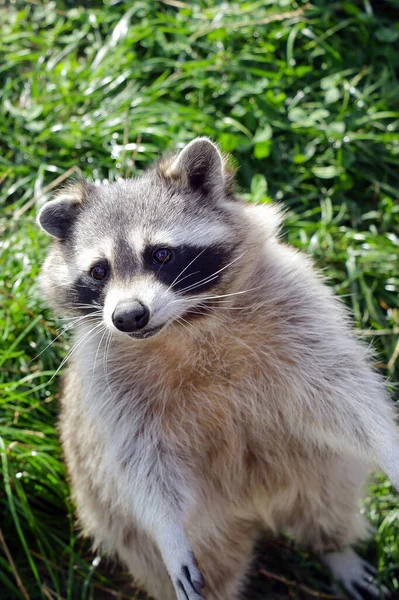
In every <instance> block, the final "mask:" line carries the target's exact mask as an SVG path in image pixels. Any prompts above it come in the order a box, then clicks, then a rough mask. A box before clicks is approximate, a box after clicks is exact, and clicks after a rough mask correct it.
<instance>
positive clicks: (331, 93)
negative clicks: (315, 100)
mask: <svg viewBox="0 0 399 600" xmlns="http://www.w3.org/2000/svg"><path fill="white" fill-rule="evenodd" d="M340 95H341V94H340V92H339V89H338V88H336V87H331V88H329V89H328V90H327V91H326V93H325V94H324V102H325V103H326V104H333V103H334V102H336V101H337V100H338V99H339V97H340Z"/></svg>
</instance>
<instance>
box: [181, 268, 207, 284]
mask: <svg viewBox="0 0 399 600" xmlns="http://www.w3.org/2000/svg"><path fill="white" fill-rule="evenodd" d="M198 273H201V271H194V273H189V274H188V275H185V276H184V277H182V278H181V279H179V281H176V284H175V285H177V284H178V283H181V282H182V281H184V280H185V279H187V278H188V277H193V276H194V275H198Z"/></svg>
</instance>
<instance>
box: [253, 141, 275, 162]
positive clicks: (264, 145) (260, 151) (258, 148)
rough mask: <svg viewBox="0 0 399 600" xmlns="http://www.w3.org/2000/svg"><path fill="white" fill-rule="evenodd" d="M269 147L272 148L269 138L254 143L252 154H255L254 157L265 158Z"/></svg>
mask: <svg viewBox="0 0 399 600" xmlns="http://www.w3.org/2000/svg"><path fill="white" fill-rule="evenodd" d="M271 149H272V142H271V140H268V141H266V142H261V143H260V144H255V147H254V156H255V158H266V157H268V156H269V155H270V152H271Z"/></svg>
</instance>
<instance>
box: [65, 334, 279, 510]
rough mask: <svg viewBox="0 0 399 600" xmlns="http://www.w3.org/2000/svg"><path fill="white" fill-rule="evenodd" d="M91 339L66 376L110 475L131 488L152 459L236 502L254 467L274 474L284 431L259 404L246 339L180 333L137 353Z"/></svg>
mask: <svg viewBox="0 0 399 600" xmlns="http://www.w3.org/2000/svg"><path fill="white" fill-rule="evenodd" d="M81 335H82V336H84V335H85V332H82V334H81ZM100 338H101V335H100V334H99V335H98V336H97V337H95V338H94V339H93V340H92V341H91V342H90V343H89V344H87V345H86V347H85V349H84V351H83V352H82V356H81V357H80V358H79V356H78V357H77V360H76V362H75V365H74V375H73V376H74V377H77V378H78V379H79V380H80V382H81V387H82V391H81V401H80V402H81V411H82V413H83V414H84V415H85V419H87V420H88V421H89V422H91V423H92V426H93V428H95V430H96V431H97V433H96V436H98V438H99V439H102V440H103V444H104V448H105V452H104V460H105V461H106V464H107V469H108V470H109V471H110V473H112V476H113V477H115V476H116V475H118V477H120V478H121V479H122V480H123V479H124V478H128V479H129V481H130V482H132V481H133V480H137V485H138V486H139V485H140V481H141V480H142V479H143V478H144V479H145V478H146V474H147V472H148V471H149V470H153V469H154V468H155V467H154V465H155V463H157V464H158V463H159V464H160V465H162V470H164V471H165V472H166V471H168V472H171V473H174V474H175V476H177V477H179V476H182V477H184V478H190V477H191V476H192V477H193V480H195V481H193V484H192V485H193V487H195V488H196V489H197V490H200V491H201V489H202V492H203V493H206V494H207V495H209V494H212V493H214V494H217V495H223V496H224V499H225V500H226V499H227V497H230V496H232V494H233V495H234V497H235V499H237V498H238V497H240V496H241V495H243V496H245V495H246V494H247V493H248V490H249V483H250V482H251V481H252V482H253V481H254V478H255V477H256V472H257V471H261V472H262V478H264V475H265V467H266V466H267V464H268V465H269V467H270V468H267V469H266V472H268V471H269V470H270V471H272V470H274V466H273V463H275V462H278V458H277V457H278V454H279V452H280V453H286V452H287V446H286V440H287V434H283V435H282V436H281V440H283V441H284V443H283V444H280V443H277V442H276V427H278V428H279V430H281V428H282V426H283V424H282V422H281V418H279V417H278V415H275V413H274V410H273V405H272V404H270V406H269V407H267V403H266V407H265V397H266V396H267V394H268V381H267V379H265V377H264V376H263V377H262V378H260V377H259V375H260V372H259V370H260V366H259V365H258V361H257V360H256V359H255V358H254V357H253V356H252V357H251V352H250V350H248V347H247V344H246V341H245V339H244V340H243V345H241V344H239V343H237V338H236V339H235V341H234V343H233V342H232V340H229V339H228V338H226V336H223V335H221V334H219V335H213V336H212V337H210V338H209V339H206V338H205V337H203V338H202V340H201V343H196V342H195V341H194V340H191V339H190V337H189V336H187V334H186V333H185V334H184V335H183V333H182V336H181V340H180V343H176V341H174V342H173V343H171V342H170V341H168V340H167V339H166V340H162V341H160V342H159V343H158V345H157V346H156V347H154V343H152V344H151V348H150V349H149V350H148V352H147V349H146V347H145V343H144V347H143V345H142V343H141V344H140V347H139V348H137V349H136V348H134V347H133V348H132V345H131V344H129V345H127V346H126V347H123V344H121V341H120V340H118V344H117V346H115V347H113V346H112V344H111V345H109V346H108V347H107V348H106V349H104V350H102V348H101V346H98V344H99V341H100ZM248 354H249V355H248ZM276 416H277V417H278V423H277V422H276V418H275V417H276ZM269 428H270V444H269V442H268V433H267V431H268V429H269ZM272 432H273V433H272ZM269 445H270V449H269V451H268V446H269ZM279 462H281V461H279ZM266 479H267V478H266ZM269 479H270V478H269ZM274 482H275V478H274ZM233 483H234V485H233Z"/></svg>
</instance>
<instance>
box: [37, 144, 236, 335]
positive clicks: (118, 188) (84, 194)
mask: <svg viewBox="0 0 399 600" xmlns="http://www.w3.org/2000/svg"><path fill="white" fill-rule="evenodd" d="M239 205H240V202H238V201H237V200H236V199H235V198H234V196H233V195H232V193H231V190H230V182H229V174H228V173H227V171H226V169H225V166H224V161H223V158H222V156H221V155H220V153H219V150H218V149H217V147H216V146H215V145H214V144H212V143H211V142H210V141H209V140H207V139H205V138H198V139H197V140H194V141H193V142H191V143H190V144H188V146H186V147H185V148H184V149H183V150H182V151H181V152H180V154H178V155H177V156H173V157H169V158H166V159H163V160H161V161H160V163H159V164H158V165H157V166H156V167H155V168H154V169H152V170H150V171H148V172H146V173H144V175H142V176H141V177H138V178H137V179H132V180H124V181H120V182H117V183H113V184H110V185H103V186H94V185H92V184H89V183H87V182H80V183H78V184H74V185H73V186H72V187H69V188H67V189H66V190H64V191H63V192H61V193H60V194H59V195H58V196H57V197H56V198H55V199H54V200H52V201H50V202H48V203H47V204H46V205H45V206H44V207H43V208H42V209H41V211H40V212H39V215H38V223H39V225H40V226H41V227H42V229H44V230H45V231H46V232H47V233H48V234H50V235H51V236H53V237H54V238H55V241H54V245H53V248H52V250H51V252H50V255H49V257H48V258H47V260H46V262H45V264H44V267H43V272H42V284H43V289H44V293H45V295H46V297H47V299H48V301H49V303H50V305H52V306H53V307H54V308H56V310H58V312H61V313H63V314H68V315H70V314H71V313H72V314H76V313H79V314H82V315H84V314H86V313H90V312H91V311H97V314H98V311H101V314H102V318H103V321H104V323H105V325H106V326H107V327H108V328H109V329H110V330H111V331H113V332H114V333H119V334H122V335H129V336H130V337H132V338H136V339H142V338H148V337H151V336H153V335H155V334H156V333H158V332H159V331H160V330H161V329H163V328H164V327H165V326H166V325H168V324H171V323H174V324H177V323H178V322H179V320H180V319H184V320H190V319H192V318H198V315H202V316H204V315H206V314H207V313H208V312H209V311H211V310H212V304H213V303H214V302H215V301H216V299H217V298H215V297H217V296H221V295H223V294H226V292H227V291H228V290H229V285H230V284H231V282H232V281H233V280H234V278H235V275H236V270H237V268H239V267H238V263H239V259H240V256H241V254H242V251H243V250H242V240H241V238H242V237H243V235H244V232H245V227H243V224H242V222H241V218H240V211H239V210H238V211H237V209H238V206H239Z"/></svg>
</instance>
